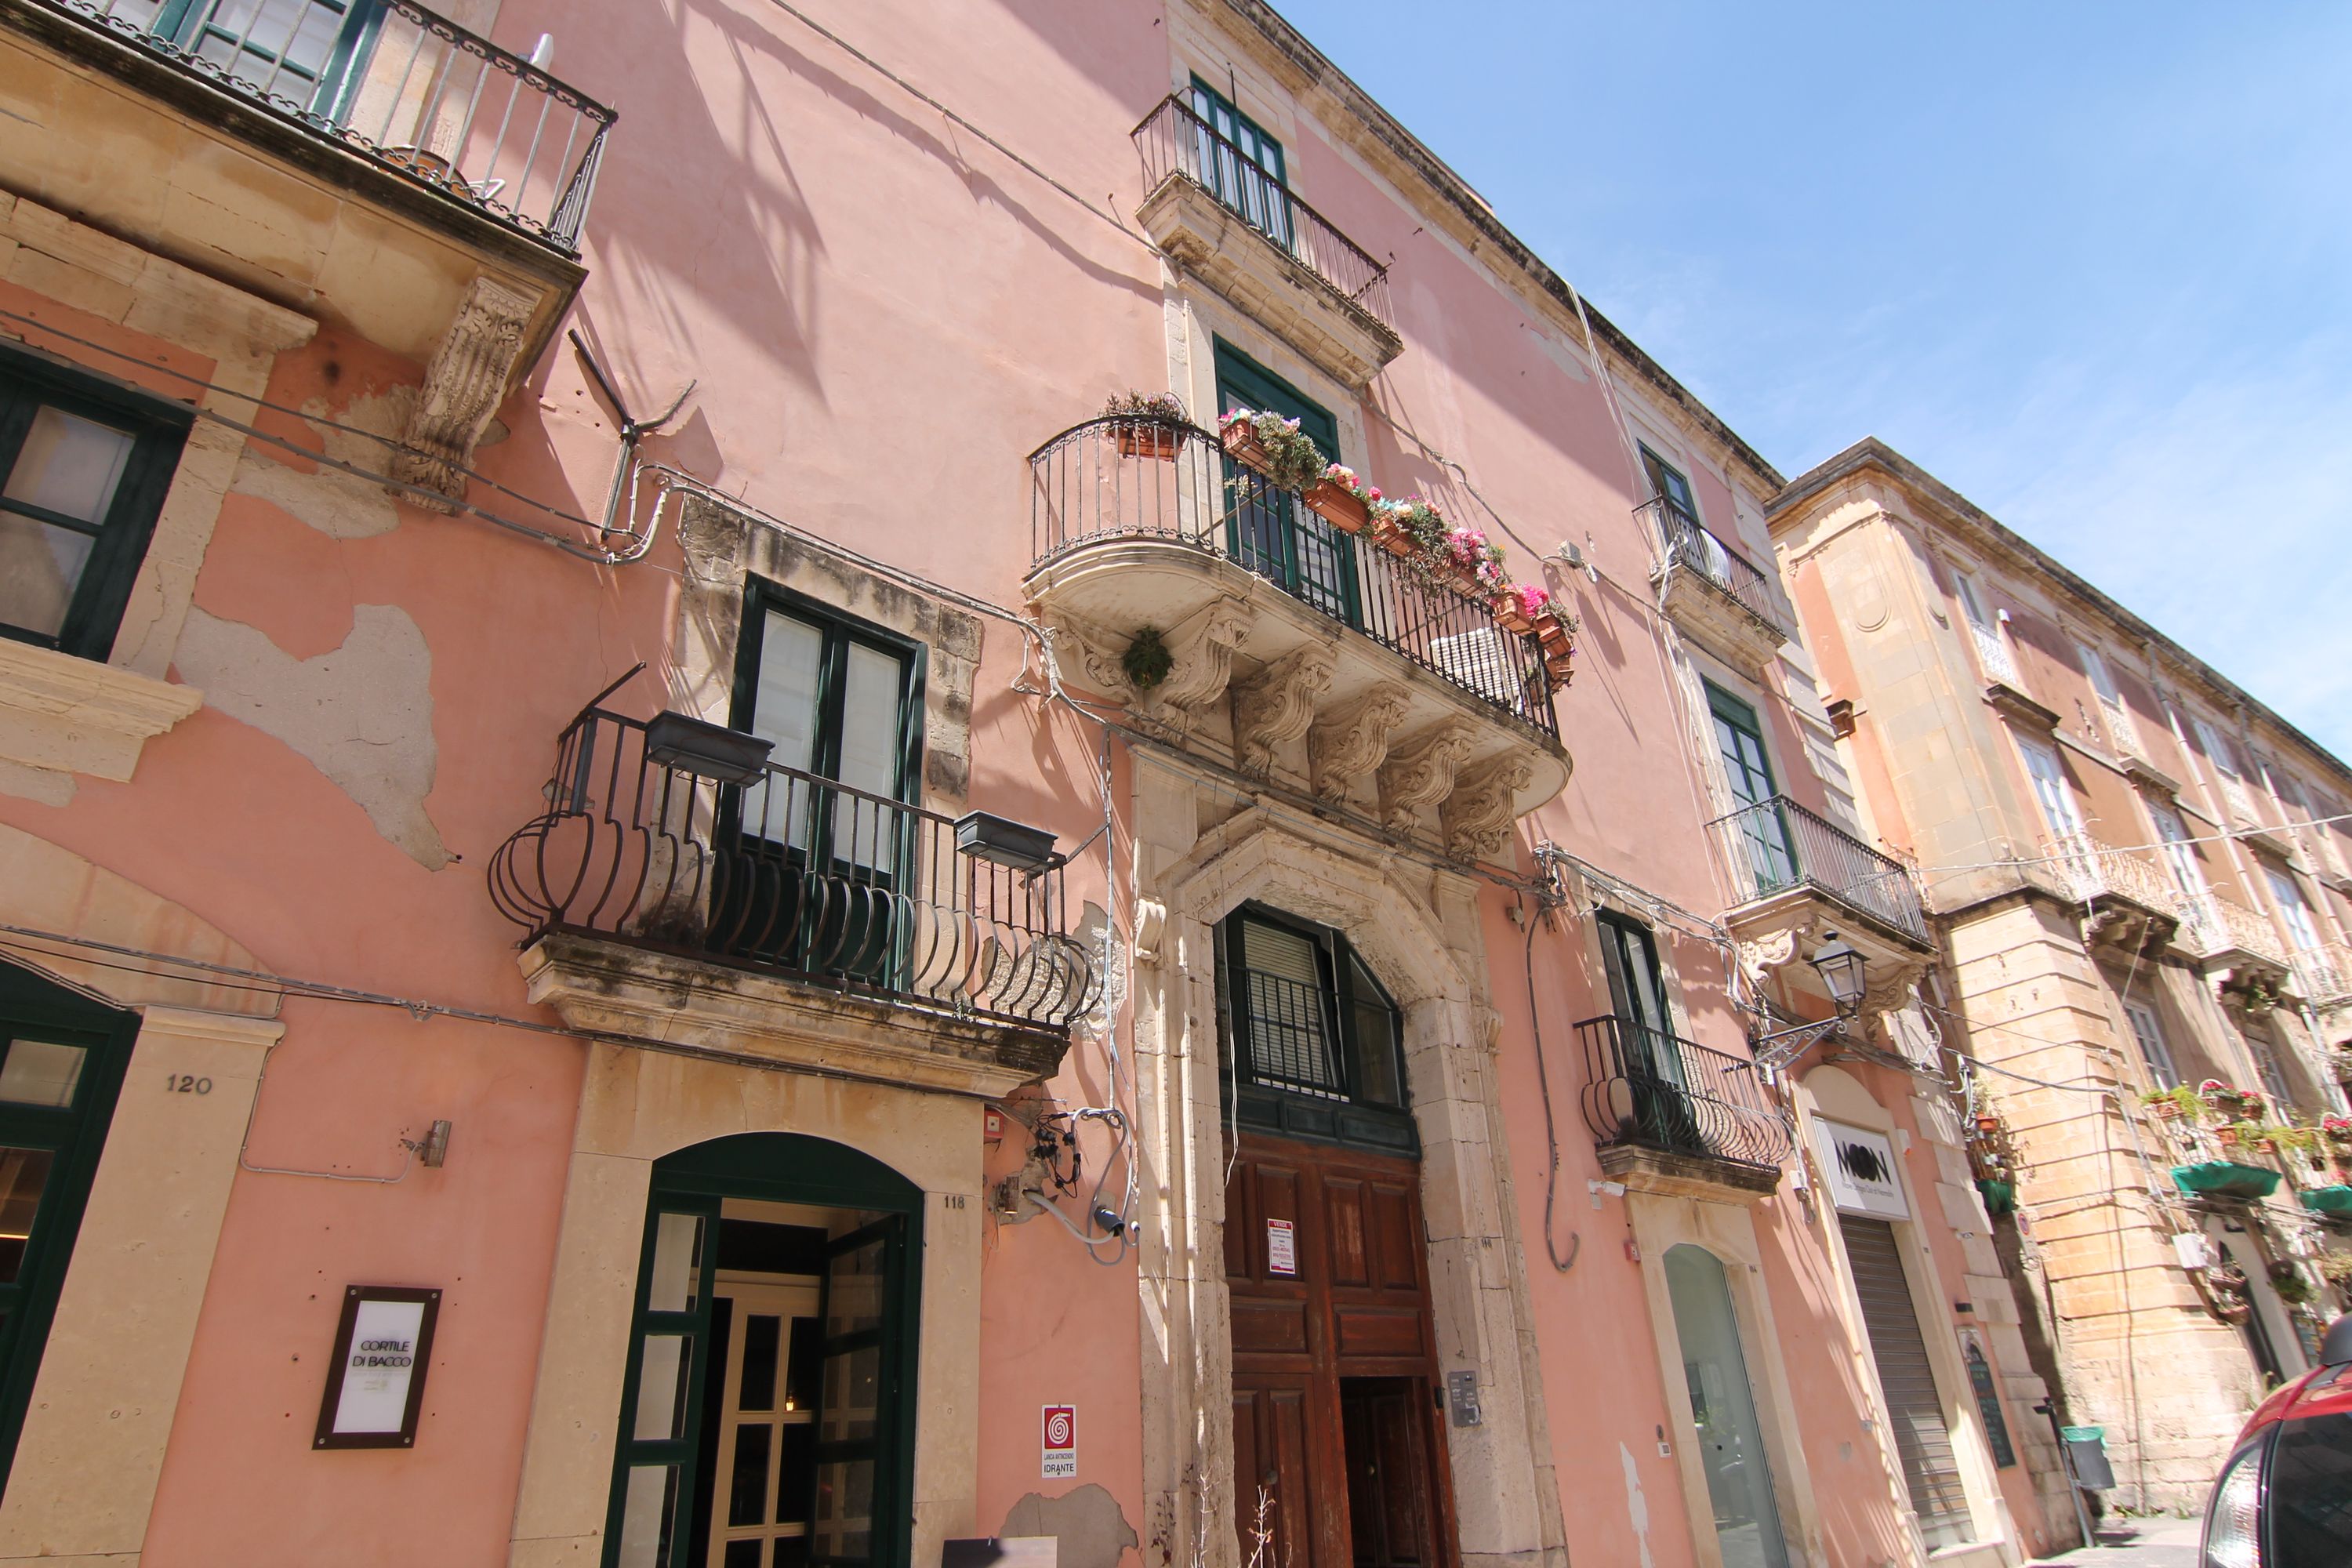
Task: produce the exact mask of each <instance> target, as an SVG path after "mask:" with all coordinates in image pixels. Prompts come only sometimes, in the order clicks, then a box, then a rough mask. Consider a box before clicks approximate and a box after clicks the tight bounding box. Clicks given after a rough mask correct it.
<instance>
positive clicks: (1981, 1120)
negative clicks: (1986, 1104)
mask: <svg viewBox="0 0 2352 1568" xmlns="http://www.w3.org/2000/svg"><path fill="white" fill-rule="evenodd" d="M1977 1131H1979V1132H1998V1131H2000V1117H1998V1116H1979V1117H1978V1118H1977Z"/></svg>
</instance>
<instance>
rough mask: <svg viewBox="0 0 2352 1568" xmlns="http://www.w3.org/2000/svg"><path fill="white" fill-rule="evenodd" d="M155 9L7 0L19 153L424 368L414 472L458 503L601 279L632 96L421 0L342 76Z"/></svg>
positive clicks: (73, 201) (63, 193)
mask: <svg viewBox="0 0 2352 1568" xmlns="http://www.w3.org/2000/svg"><path fill="white" fill-rule="evenodd" d="M143 14H144V16H145V17H146V19H145V20H142V7H139V6H127V5H108V4H106V3H105V0H0V76H5V77H6V78H7V79H10V80H11V81H13V82H15V83H16V84H17V86H18V89H19V90H18V91H17V92H16V99H17V100H21V101H22V102H24V103H26V104H36V105H37V106H38V108H39V112H38V113H37V114H35V115H32V116H30V117H23V116H20V117H18V121H19V122H18V123H17V124H16V125H15V126H13V127H12V131H11V134H12V136H13V138H14V141H13V142H12V144H11V150H12V153H14V154H15V155H16V160H17V162H18V163H20V164H21V165H22V166H23V167H25V168H28V169H31V168H38V169H39V170H41V171H42V174H43V180H42V192H41V199H42V200H43V201H44V202H46V203H47V205H51V206H54V207H56V208H58V209H59V210H61V211H66V212H70V213H73V214H74V215H76V216H78V217H79V218H80V219H81V220H82V221H83V222H86V223H88V224H89V225H91V226H93V227H96V228H99V229H101V230H104V231H105V232H107V233H109V234H111V235H114V236H116V237H119V238H121V239H122V240H123V241H125V242H127V243H129V244H131V245H133V246H135V247H139V248H140V249H142V250H144V251H147V252H149V253H152V254H153V255H157V256H162V257H164V258H169V259H171V260H173V261H175V262H178V263H181V264H183V265H185V266H187V267H189V268H194V270H196V271H198V272H201V273H204V274H206V275H208V276H211V277H214V278H217V279H222V280H223V281H226V282H227V283H230V284H232V285H234V286H235V287H236V288H238V289H243V290H245V291H246V292H247V293H250V294H253V295H257V296H258V297H260V298H261V299H264V300H269V301H271V302H272V303H275V304H278V305H279V306H282V307H285V308H287V309H289V310H299V311H300V312H302V313H303V314H304V315H305V316H309V317H313V318H315V319H317V320H319V321H324V322H327V323H330V324H331V325H334V326H336V327H339V328H341V329H343V330H346V331H352V332H354V333H356V334H357V335H359V336H361V337H363V338H365V339H367V340H368V341H369V342H373V343H376V344H379V345H381V346H383V347H384V348H387V349H389V350H391V351H392V352H393V353H398V354H402V355H404V356H406V357H408V358H410V359H412V360H415V361H420V362H427V363H428V364H429V368H428V370H427V373H426V375H425V385H424V387H423V389H422V390H421V392H420V394H419V395H418V398H417V402H416V405H415V414H414V416H413V417H412V420H411V422H410V426H409V428H408V429H407V431H406V432H405V436H406V439H407V441H408V443H409V444H410V445H411V446H413V447H416V448H417V449H418V450H417V452H416V453H413V454H404V456H403V457H402V458H400V459H399V462H398V470H397V471H398V477H400V478H401V479H404V480H405V481H406V482H408V483H411V484H416V485H421V486H424V487H425V488H426V489H431V490H434V491H436V492H437V493H439V494H441V495H444V496H447V497H449V498H450V499H452V500H456V499H460V498H461V497H462V495H463V484H462V479H461V478H460V477H459V476H458V475H457V473H456V472H455V471H454V470H455V468H457V467H460V466H463V465H465V464H466V463H467V462H468V461H470V459H471V458H472V456H473V450H474V447H475V444H476V442H477V441H478V439H479V437H480V436H481V433H482V429H483V426H485V424H487V422H488V419H489V417H490V414H491V412H492V410H493V409H494V408H495V407H496V405H497V404H498V402H499V400H500V399H501V398H502V397H503V396H504V395H506V393H507V392H508V391H509V389H510V388H511V387H512V386H513V385H514V384H515V383H516V381H517V380H518V379H519V378H520V374H521V373H522V371H523V369H524V367H526V366H528V365H529V364H530V363H531V362H532V361H533V360H535V359H536V358H537V357H538V355H539V353H540V351H541V348H543V347H544V346H545V344H546V343H547V342H548V340H549V338H550V337H551V335H552V334H553V332H554V331H555V327H556V323H557V322H558V321H560V320H561V319H562V316H563V313H564V312H565V311H566V310H569V309H570V307H571V304H572V300H573V298H574V297H575V296H576V295H577V293H578V292H579V289H580V285H581V282H582V280H583V279H584V278H585V277H586V275H587V274H586V269H585V268H583V267H582V266H581V264H580V261H579V249H580V235H581V227H582V225H583V222H584V220H585V216H586V213H587V208H588V201H589V197H590V195H591V193H592V192H593V188H594V185H595V177H596V170H597V166H598V163H599V162H600V160H601V156H602V153H603V149H604V136H605V133H606V132H607V131H608V130H609V129H610V127H611V125H612V124H613V122H614V113H613V111H612V110H610V109H608V108H606V107H604V105H602V104H600V103H597V102H595V101H594V100H591V99H589V98H588V97H586V96H585V95H584V94H583V93H581V92H579V91H577V90H576V89H572V87H570V86H568V85H566V84H565V83H564V82H562V81H561V80H559V79H556V78H554V77H551V76H550V75H549V74H548V73H547V72H545V71H544V70H541V68H539V67H537V66H535V65H533V64H531V63H530V61H529V60H526V59H523V58H520V57H519V56H517V55H514V54H512V53H510V52H509V51H508V50H505V49H502V48H500V47H498V46H497V45H496V44H493V43H491V42H490V41H489V40H488V39H487V38H483V37H478V36H477V35H475V34H473V33H471V32H468V31H467V29H465V28H463V27H460V26H457V25H456V24H454V23H452V22H450V21H449V20H447V19H446V17H443V16H439V15H437V14H436V13H435V12H433V11H430V10H428V9H426V8H425V6H423V5H419V4H417V3H416V0H383V4H382V5H376V6H373V7H370V8H367V9H366V11H365V13H364V14H365V16H367V17H368V18H370V20H369V22H368V25H367V26H364V27H363V28H361V29H360V30H358V31H355V32H353V33H352V34H350V35H348V36H347V37H344V38H342V39H341V40H339V41H338V43H337V47H338V49H339V50H343V51H347V54H339V56H338V58H339V60H340V61H341V67H340V69H339V70H338V71H337V72H335V73H331V74H330V77H329V79H326V80H324V81H321V82H311V81H309V80H307V79H297V78H296V77H295V76H294V75H293V74H292V73H290V72H286V71H282V70H278V69H276V68H273V66H272V64H271V61H272V58H273V57H272V56H271V55H270V54H268V53H267V52H266V51H263V50H261V49H258V48H254V49H243V48H240V47H237V46H236V44H234V43H228V44H227V47H225V48H223V49H220V50H218V51H215V50H214V49H213V48H211V47H209V46H208V47H206V48H205V50H204V51H203V52H201V53H200V52H198V51H196V50H195V49H194V47H193V45H192V44H190V45H188V46H186V47H184V46H183V43H182V42H181V41H180V40H179V39H178V38H177V37H176V36H174V35H171V34H170V33H169V31H168V28H167V26H166V23H167V19H169V18H174V17H176V16H178V8H175V7H171V6H166V7H164V8H163V13H162V15H161V16H157V15H156V13H155V8H154V7H153V6H152V5H150V6H146V7H144V8H143ZM224 15H226V13H224ZM255 15H258V13H255ZM320 15H322V16H323V15H325V12H324V11H323V10H322V11H321V12H320ZM361 15H362V13H361V12H360V11H357V10H354V12H353V16H354V19H356V18H358V17H359V16H361ZM247 21H248V22H249V21H252V16H247ZM209 25H211V26H215V28H217V27H219V26H245V25H246V24H245V23H242V22H238V23H229V22H223V21H222V20H221V18H220V17H218V16H215V17H213V18H212V19H211V23H210V24H209ZM256 25H257V26H263V27H264V28H265V29H266V27H267V26H275V25H277V24H274V23H257V24H256ZM220 41H224V42H226V35H224V37H223V39H222V40H220ZM272 47H275V46H274V45H273V46H272ZM215 54H217V55H218V56H219V57H220V58H214V57H215ZM94 147H102V148H103V149H105V153H104V155H103V156H98V157H93V156H91V154H90V150H91V149H92V148H94Z"/></svg>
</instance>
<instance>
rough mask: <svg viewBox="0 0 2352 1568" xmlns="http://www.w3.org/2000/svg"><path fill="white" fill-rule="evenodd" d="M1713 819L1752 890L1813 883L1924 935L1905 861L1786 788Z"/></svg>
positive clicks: (1923, 917) (1759, 893)
mask: <svg viewBox="0 0 2352 1568" xmlns="http://www.w3.org/2000/svg"><path fill="white" fill-rule="evenodd" d="M1710 826H1714V827H1716V828H1717V829H1719V830H1721V831H1722V832H1723V833H1724V834H1725V835H1726V837H1727V838H1728V839H1729V841H1730V846H1731V852H1732V854H1733V856H1734V857H1735V863H1736V864H1738V865H1740V866H1741V867H1743V868H1745V870H1746V872H1747V875H1748V885H1749V886H1750V887H1751V888H1753V889H1754V890H1755V895H1754V896H1755V897H1757V898H1759V899H1766V898H1769V897H1771V896H1772V895H1773V894H1774V893H1778V892H1782V891H1784V890H1786V889H1790V888H1794V887H1798V886H1805V887H1811V888H1814V889H1819V890H1820V891H1822V893H1825V894H1827V895H1828V896H1829V897H1830V898H1832V899H1834V900H1837V901H1838V902H1839V903H1841V904H1843V905H1844V906H1845V907H1846V908H1848V909H1850V910H1859V911H1860V912H1861V913H1863V914H1865V915H1868V916H1869V917H1870V918H1871V919H1873V920H1874V921H1878V922H1880V923H1881V924H1883V925H1889V926H1892V927H1894V928H1895V930H1896V931H1901V932H1903V933H1904V934H1905V935H1906V936H1910V937H1915V938H1916V939H1917V940H1919V941H1920V942H1926V941H1927V940H1928V938H1927V912H1926V910H1923V909H1922V908H1921V907H1920V903H1919V889H1918V886H1917V885H1916V883H1914V882H1913V881H1912V879H1911V873H1910V872H1909V871H1908V870H1906V868H1904V866H1903V865H1902V863H1901V862H1900V861H1897V860H1894V859H1891V858H1888V857H1886V856H1885V855H1882V854H1880V853H1879V852H1878V851H1877V850H1875V849H1873V848H1872V847H1870V846H1869V845H1867V844H1864V842H1863V841H1862V840H1861V839H1859V838H1856V837H1853V835H1852V834H1850V833H1847V832H1846V831H1844V830H1843V828H1840V827H1838V826H1835V825H1834V824H1832V823H1830V822H1828V821H1825V820H1823V819H1822V817H1819V816H1815V815H1814V814H1813V813H1811V812H1810V811H1807V810H1806V809H1805V808H1804V807H1803V806H1801V805H1798V804H1797V803H1796V802H1795V801H1793V800H1790V798H1789V797H1788V796H1786V795H1774V796H1772V797H1771V798H1770V799H1769V800H1760V801H1758V802H1757V803H1756V804H1755V805H1747V806H1742V807H1740V808H1739V809H1738V811H1735V812H1732V813H1731V814H1729V815H1728V816H1720V817H1717V819H1716V820H1715V822H1714V823H1712V824H1711V825H1710Z"/></svg>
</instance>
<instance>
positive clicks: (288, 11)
mask: <svg viewBox="0 0 2352 1568" xmlns="http://www.w3.org/2000/svg"><path fill="white" fill-rule="evenodd" d="M14 3H15V4H17V5H25V6H27V7H29V8H31V9H34V10H38V11H47V12H50V13H53V14H55V15H57V16H62V17H67V18H69V19H71V20H73V21H76V22H79V23H81V24H83V25H84V26H89V27H91V28H93V29H99V30H102V31H104V32H106V33H107V34H109V35H110V36H111V37H114V38H116V39H117V40H119V41H121V43H123V44H126V45H129V46H131V47H134V48H137V49H139V50H141V51H142V52H143V53H144V54H147V55H149V56H152V57H153V58H157V59H160V60H163V61H165V62H167V63H168V64H170V65H171V66H173V67H174V68H177V69H178V70H180V71H181V72H183V73H184V74H185V75H187V76H189V77H192V78H194V79H198V80H201V81H204V82H206V83H209V84H210V85H211V86H213V87H215V88H217V89H219V90H220V91H222V92H224V93H226V94H229V95H231V96H233V97H235V98H236V99H238V100H242V101H243V102H244V103H246V104H247V105H248V106H250V107H252V108H254V109H257V110H262V111H263V112H265V113H268V114H269V115H272V116H275V117H277V118H278V119H280V120H283V121H288V122H289V123H291V124H294V125H297V126H299V127H300V128H302V129H303V130H305V131H307V132H310V133H311V134H313V135H316V136H319V137H320V138H323V139H325V140H328V141H331V142H338V143H340V144H341V145H342V146H344V147H347V148H349V149H351V150H352V151H353V152H355V153H360V154H362V156H364V157H367V158H369V159H370V160H372V161H373V162H374V163H376V164H378V165H379V166H381V167H383V168H387V169H391V170H394V171H395V172H396V173H398V174H401V175H402V176H404V177H405V178H407V179H410V180H414V181H415V182H417V183H418V184H423V185H426V186H429V187H431V188H432V189H434V190H436V191H439V192H441V193H443V194H444V195H448V196H451V197H453V198H455V199H456V200H457V201H460V202H463V203H464V204H466V205H467V206H469V207H472V208H474V209H476V210H477V211H478V212H481V213H483V214H485V215H487V216H490V217H492V218H495V219H497V220H498V221H499V222H500V223H502V224H504V225H506V226H509V227H510V228H514V229H518V230H520V232H522V233H523V234H526V235H528V236H530V237H532V238H533V239H536V240H539V241H541V243H543V244H546V245H549V246H551V247H555V248H556V249H558V250H561V251H563V252H565V253H566V254H576V253H577V252H578V251H579V248H580V229H581V224H582V222H583V219H584V218H585V216H587V211H588V198H589V195H590V193H591V192H592V190H593V187H594V185H595V183H596V164H597V161H598V159H599V158H600V157H601V156H602V154H603V153H604V134H605V132H607V131H609V130H610V129H611V128H612V125H613V121H614V111H613V110H610V109H608V108H606V107H605V106H604V105H603V104H601V103H598V102H597V101H595V100H593V99H592V98H589V97H588V96H587V95H586V94H584V93H582V92H580V91H578V90H577V89H573V88H571V87H569V86H566V85H565V84H564V83H563V82H562V81H559V80H558V79H555V78H554V77H552V76H550V75H549V74H548V73H547V72H546V71H544V70H541V68H539V67H537V66H535V65H533V64H532V63H531V62H530V61H529V60H527V59H524V58H521V57H520V56H519V55H514V54H510V53H509V52H508V51H507V50H505V49H502V48H500V47H498V46H497V45H496V44H493V43H491V42H490V41H489V40H488V39H487V38H484V37H478V36H477V35H476V34H473V33H470V32H468V31H467V30H466V29H465V28H463V27H461V26H457V24H456V23H455V22H452V21H450V20H448V19H447V18H446V17H445V16H439V15H437V14H436V13H435V12H432V11H429V10H427V9H425V7H424V6H422V5H417V4H416V3H415V0H383V4H382V5H381V6H380V8H379V9H378V10H377V11H376V12H375V13H373V15H372V16H357V15H356V14H353V15H352V16H350V17H349V19H347V20H346V19H339V18H337V17H335V16H332V15H331V14H330V13H329V12H328V11H327V10H326V9H325V8H323V7H320V6H316V5H260V4H257V3H255V0H194V3H193V4H171V3H168V0H14ZM355 9H356V8H355ZM322 20H323V21H324V22H325V23H326V24H327V25H325V26H321V25H320V24H321V21H322Z"/></svg>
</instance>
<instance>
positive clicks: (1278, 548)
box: [1216, 338, 1363, 626]
mask: <svg viewBox="0 0 2352 1568" xmlns="http://www.w3.org/2000/svg"><path fill="white" fill-rule="evenodd" d="M1216 368H1217V411H1218V412H1219V413H1220V414H1226V413H1230V412H1232V411H1233V410H1234V409H1236V408H1252V409H1258V410H1261V411H1271V412H1273V413H1276V414H1279V415H1281V416H1283V417H1284V418H1286V419H1296V420H1297V421H1298V429H1299V432H1300V434H1302V435H1304V436H1306V437H1307V439H1309V440H1311V441H1313V442H1314V443H1315V445H1316V446H1317V447H1320V448H1321V449H1322V452H1323V460H1324V461H1325V462H1328V463H1336V462H1338V461H1339V421H1338V420H1337V419H1335V418H1334V417H1332V415H1331V411H1330V410H1329V409H1328V408H1326V407H1324V406H1323V405H1321V404H1319V403H1316V402H1314V401H1313V400H1312V399H1310V398H1308V397H1307V395H1306V394H1305V393H1303V392H1301V391H1299V390H1298V388H1297V387H1295V386H1293V385H1291V384H1290V383H1288V382H1286V381H1285V380H1283V379H1282V377H1280V376H1278V375H1276V374H1274V372H1272V371H1270V370H1268V369H1266V368H1265V366H1264V365H1262V364H1260V363H1257V361H1255V360H1254V359H1252V358H1250V357H1249V355H1247V354H1245V353H1242V352H1241V351H1240V350H1239V349H1237V348H1235V347H1234V346H1233V345H1232V344H1231V343H1229V342H1225V341H1224V340H1223V338H1219V339H1217V340H1216ZM1224 477H1225V493H1226V494H1227V496H1228V497H1230V498H1231V504H1230V505H1229V506H1228V507H1227V509H1226V512H1225V549H1226V552H1228V553H1229V554H1230V555H1231V556H1232V557H1233V558H1234V560H1235V561H1238V562H1240V563H1242V564H1243V565H1244V566H1246V567H1248V568H1249V569H1250V570H1251V571H1253V572H1256V573H1258V574H1261V575H1263V576H1266V577H1270V578H1272V579H1274V581H1276V583H1279V584H1281V585H1282V588H1283V591H1284V592H1285V593H1287V594H1289V595H1291V596H1292V597H1294V598H1297V599H1303V600H1305V601H1306V602H1307V603H1308V604H1310V605H1314V606H1315V607H1316V608H1318V609H1319V610H1321V611H1323V612H1324V613H1325V614H1326V615H1329V616H1337V617H1338V618H1339V619H1341V620H1343V621H1345V622H1347V624H1348V625H1349V626H1361V625H1362V624H1363V615H1362V607H1361V604H1360V596H1359V590H1358V583H1357V573H1356V543H1355V541H1354V540H1352V539H1350V538H1349V537H1348V536H1347V535H1346V534H1343V533H1341V532H1340V531H1339V530H1338V529H1336V528H1333V527H1332V526H1331V525H1330V524H1329V523H1328V522H1326V521H1323V519H1322V518H1320V517H1318V516H1317V515H1316V514H1315V513H1314V512H1311V511H1308V510H1307V509H1306V508H1305V507H1302V506H1300V505H1299V504H1298V503H1297V501H1296V500H1293V499H1292V498H1291V496H1290V493H1289V492H1288V491H1286V490H1277V489H1272V488H1271V487H1268V486H1265V485H1264V484H1263V483H1262V482H1257V481H1256V479H1255V475H1253V474H1251V473H1249V472H1248V470H1246V469H1244V468H1242V467H1241V466H1240V465H1238V464H1236V463H1234V461H1233V460H1232V459H1231V458H1227V459H1225V460H1224Z"/></svg>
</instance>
